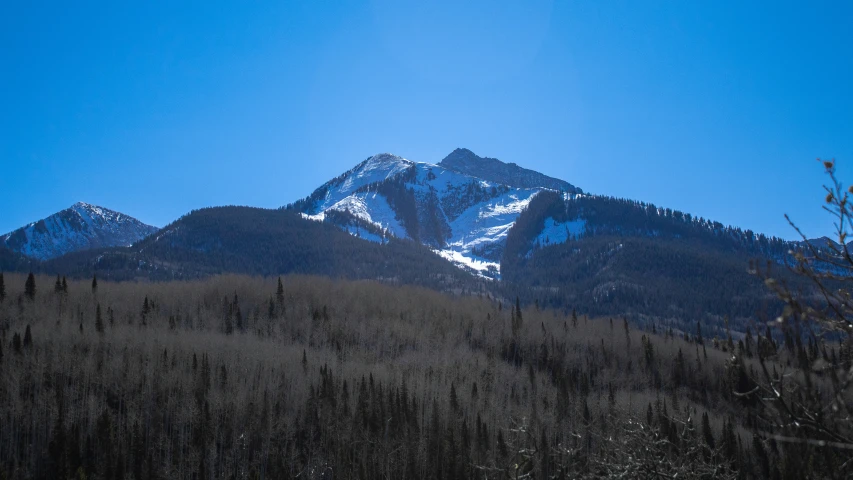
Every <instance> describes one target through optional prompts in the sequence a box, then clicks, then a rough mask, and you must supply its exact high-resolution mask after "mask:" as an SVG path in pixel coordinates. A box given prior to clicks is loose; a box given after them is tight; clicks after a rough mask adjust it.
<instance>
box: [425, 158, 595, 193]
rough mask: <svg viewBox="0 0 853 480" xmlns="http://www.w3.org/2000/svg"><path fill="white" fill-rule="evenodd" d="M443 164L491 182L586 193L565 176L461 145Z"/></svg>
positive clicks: (511, 185)
mask: <svg viewBox="0 0 853 480" xmlns="http://www.w3.org/2000/svg"><path fill="white" fill-rule="evenodd" d="M439 166H442V167H444V168H447V169H448V170H454V171H456V172H459V173H462V174H465V175H471V176H472V177H477V178H481V179H483V180H488V181H490V182H495V183H500V184H503V185H507V186H510V187H518V188H547V189H550V190H558V191H563V192H568V193H583V191H581V189H579V188H577V187H575V186H574V185H572V184H570V183H569V182H567V181H565V180H560V179H558V178H554V177H549V176H547V175H544V174H542V173H539V172H537V171H534V170H529V169H527V168H523V167H520V166H518V165H516V164H514V163H504V162H502V161H500V160H498V159H497V158H488V157H479V156H477V155H476V154H475V153H474V152H472V151H471V150H468V149H467V148H457V149H456V150H454V151H452V152H450V155H448V156H446V157H444V160H442V161H441V163H439Z"/></svg>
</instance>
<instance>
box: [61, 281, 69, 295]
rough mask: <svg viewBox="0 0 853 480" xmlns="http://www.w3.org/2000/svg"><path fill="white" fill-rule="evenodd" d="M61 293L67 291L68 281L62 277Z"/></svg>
mask: <svg viewBox="0 0 853 480" xmlns="http://www.w3.org/2000/svg"><path fill="white" fill-rule="evenodd" d="M62 293H68V282H67V281H66V280H65V277H62Z"/></svg>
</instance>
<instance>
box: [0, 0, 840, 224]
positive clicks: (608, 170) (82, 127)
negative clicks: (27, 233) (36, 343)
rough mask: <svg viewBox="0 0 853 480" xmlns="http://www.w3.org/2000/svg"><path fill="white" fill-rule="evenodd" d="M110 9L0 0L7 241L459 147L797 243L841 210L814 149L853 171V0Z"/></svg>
mask: <svg viewBox="0 0 853 480" xmlns="http://www.w3.org/2000/svg"><path fill="white" fill-rule="evenodd" d="M118 3H124V2H103V4H100V5H95V4H86V5H83V3H80V2H55V4H53V5H50V4H47V3H41V2H7V3H6V4H4V5H3V6H2V7H0V8H2V10H0V162H2V170H0V205H2V207H0V233H2V232H6V231H9V230H12V229H14V228H17V227H18V226H21V225H23V224H25V223H27V222H30V221H33V220H36V219H39V218H42V217H44V216H46V215H49V214H51V213H53V212H55V211H58V210H61V209H63V208H66V207H68V206H70V205H71V204H72V203H74V202H76V201H80V200H82V201H87V202H90V203H95V204H99V205H102V206H105V207H109V208H113V209H116V210H120V211H123V212H125V213H127V214H130V215H133V216H136V217H137V218H139V219H141V220H143V221H145V222H148V223H151V224H154V225H158V226H163V225H165V224H167V223H168V222H170V221H171V220H174V219H175V218H177V217H179V216H180V215H182V214H184V213H187V212H188V211H189V210H191V209H193V208H199V207H204V206H213V205H225V204H241V205H253V206H261V207H278V206H281V205H284V204H287V203H289V202H291V201H293V200H296V199H298V198H300V197H303V196H305V195H307V194H308V193H310V192H311V191H312V190H313V189H314V188H316V187H317V186H319V185H320V184H322V183H323V182H325V181H326V180H328V179H330V178H332V177H334V176H336V175H338V174H340V173H342V172H343V171H345V170H347V169H349V168H350V167H352V166H353V165H355V164H356V163H357V162H359V161H361V160H363V159H364V158H367V157H368V156H370V155H372V154H374V153H379V152H392V153H396V154H399V155H402V156H404V157H406V158H409V159H412V160H417V161H429V162H438V161H440V160H441V159H442V158H443V157H444V156H445V155H446V154H447V153H449V152H450V151H451V150H453V149H454V148H456V147H467V148H470V149H471V150H473V151H474V152H476V153H478V154H480V155H485V156H492V157H497V158H500V159H502V160H504V161H508V162H516V163H518V164H521V165H523V166H526V167H529V168H533V169H536V170H539V171H542V172H544V173H547V174H549V175H552V176H556V177H559V178H563V179H565V180H568V181H569V182H571V183H573V184H575V185H577V186H579V187H581V188H583V189H585V190H586V191H589V192H593V193H601V194H608V195H614V196H618V197H626V198H632V199H639V200H644V201H648V202H653V203H656V204H658V205H662V206H667V207H671V208H674V209H680V210H683V211H686V212H690V213H692V214H694V215H699V216H704V217H706V218H712V219H715V220H718V221H721V222H723V223H725V224H731V225H736V226H740V227H745V228H752V229H753V230H756V231H761V232H765V233H769V234H774V235H779V236H783V237H786V238H791V237H792V232H791V230H790V229H789V228H788V227H787V226H786V224H785V221H784V219H783V214H784V213H790V214H792V215H793V216H794V218H795V219H796V220H797V221H798V222H799V223H801V224H802V226H803V227H804V228H805V229H806V231H807V233H809V234H810V235H813V236H818V235H821V234H824V233H826V232H827V229H828V227H829V226H830V225H831V224H830V223H829V222H828V218H827V217H826V216H825V215H823V214H822V213H821V198H822V194H821V187H820V185H821V184H822V183H823V181H824V178H823V175H822V173H821V169H820V166H819V165H818V163H817V162H816V161H815V158H817V157H835V158H837V159H838V161H839V162H840V173H841V176H842V178H843V179H845V180H847V181H853V2H850V1H849V0H845V1H838V2H827V3H823V2H780V1H768V2H704V1H667V2H652V1H626V2H616V1H612V2H611V1H606V2H602V1H588V2H568V1H560V2H543V1H529V0H528V1H525V2H501V1H494V0H490V1H477V2H468V1H466V2H436V1H430V2H423V1H418V2H412V3H408V4H406V3H404V2H401V1H398V0H376V1H366V2H266V3H265V2H228V3H225V2H222V3H219V2H198V3H195V4H192V3H189V2H162V3H157V4H156V5H155V4H154V3H153V2H138V4H137V6H136V7H124V6H121V7H119V6H117V4H118ZM177 3H180V4H181V5H180V6H178V5H175V4H177ZM743 3H750V5H743ZM460 4H464V5H460Z"/></svg>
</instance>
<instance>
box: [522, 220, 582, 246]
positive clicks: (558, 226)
mask: <svg viewBox="0 0 853 480" xmlns="http://www.w3.org/2000/svg"><path fill="white" fill-rule="evenodd" d="M585 229H586V220H583V219H577V220H571V221H568V222H563V223H561V222H558V221H556V220H554V219H553V218H552V217H548V218H546V219H545V228H543V229H542V232H540V233H539V235H538V236H537V237H536V239H535V240H534V241H533V243H534V244H538V245H540V246H543V247H544V246H547V245H556V244H558V243H565V242H566V241H567V240H569V239H570V238H571V239H575V238H578V237H579V236H581V235H582V234H583V232H584V230H585Z"/></svg>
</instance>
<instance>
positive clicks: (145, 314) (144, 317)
mask: <svg viewBox="0 0 853 480" xmlns="http://www.w3.org/2000/svg"><path fill="white" fill-rule="evenodd" d="M149 313H151V304H150V303H149V302H148V295H146V296H145V300H144V301H143V302H142V325H147V324H148V314H149Z"/></svg>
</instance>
